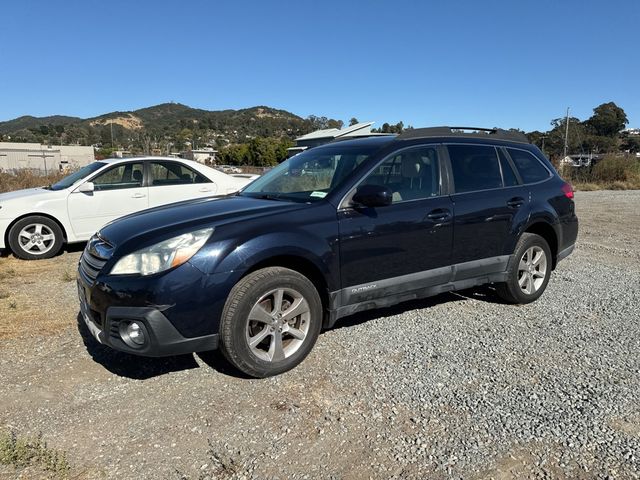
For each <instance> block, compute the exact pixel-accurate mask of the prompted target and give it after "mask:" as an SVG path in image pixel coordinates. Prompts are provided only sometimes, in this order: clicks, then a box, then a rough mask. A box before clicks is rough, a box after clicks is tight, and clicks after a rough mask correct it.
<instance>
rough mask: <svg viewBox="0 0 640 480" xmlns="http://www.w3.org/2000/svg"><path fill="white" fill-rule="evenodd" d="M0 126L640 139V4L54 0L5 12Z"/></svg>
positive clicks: (15, 4) (9, 6) (12, 5)
mask: <svg viewBox="0 0 640 480" xmlns="http://www.w3.org/2000/svg"><path fill="white" fill-rule="evenodd" d="M0 17H1V18H2V28H1V29H0V120H8V119H10V118H14V117H17V116H20V115H27V114H28V115H36V116H43V115H51V114H64V115H74V116H81V117H89V116H95V115H99V114H101V113H105V112H109V111H113V110H133V109H136V108H141V107H146V106H150V105H155V104H158V103H163V102H169V101H174V102H180V103H184V104H187V105H190V106H193V107H199V108H205V109H210V110H218V109H225V108H244V107H250V106H254V105H269V106H272V107H276V108H283V109H286V110H289V111H291V112H293V113H296V114H298V115H301V116H307V115H311V114H314V115H319V116H322V115H324V116H328V117H333V118H338V119H342V120H345V121H348V120H349V118H351V117H352V116H355V117H357V118H358V119H360V120H375V121H377V122H378V125H380V124H381V123H382V122H385V121H386V122H390V123H395V122H397V121H400V120H403V121H404V122H405V124H411V125H413V126H429V125H443V124H445V125H446V124H448V125H454V124H455V125H473V126H500V127H506V128H510V127H517V128H522V129H524V130H533V129H545V130H546V129H548V127H549V122H550V120H551V119H552V118H556V117H560V116H562V115H563V114H564V112H565V109H566V107H567V106H570V107H571V109H572V110H571V111H572V115H574V116H577V117H579V118H581V119H585V118H588V117H589V116H590V115H591V113H592V109H593V108H594V107H595V106H597V105H599V104H601V103H604V102H609V101H614V102H616V103H617V104H618V105H619V106H621V107H622V108H624V109H625V111H626V112H627V116H628V118H629V121H630V126H632V127H640V87H639V86H638V85H640V54H639V52H638V45H640V39H639V37H638V34H637V31H638V28H640V2H639V1H637V0H627V1H617V0H608V1H606V2H605V1H595V0H583V1H574V0H564V1H559V0H555V1H549V0H537V1H535V2H533V1H529V2H527V1H515V0H511V1H492V0H487V1H483V2H479V1H456V2H453V1H418V0H416V1H412V2H411V1H403V0H396V1H394V2H389V1H382V0H368V1H352V2H348V1H333V0H326V1H324V2H317V1H315V2H314V1H311V0H297V1H280V2H278V1H243V0H235V1H204V0H202V1H191V0H183V1H180V2H178V1H166V0H155V1H146V0H144V1H142V0H136V1H134V0H128V1H122V0H115V1H109V2H104V1H95V0H83V1H76V0H68V1H62V0H57V1H54V0H48V1H44V0H42V1H32V0H21V1H8V0H7V1H4V2H3V3H2V4H0Z"/></svg>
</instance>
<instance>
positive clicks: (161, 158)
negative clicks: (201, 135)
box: [98, 157, 202, 165]
mask: <svg viewBox="0 0 640 480" xmlns="http://www.w3.org/2000/svg"><path fill="white" fill-rule="evenodd" d="M130 160H171V161H174V162H175V161H178V162H185V163H196V164H198V165H202V163H198V162H194V161H193V160H187V159H186V158H176V157H125V158H105V159H104V160H98V161H99V162H104V163H118V162H126V161H130Z"/></svg>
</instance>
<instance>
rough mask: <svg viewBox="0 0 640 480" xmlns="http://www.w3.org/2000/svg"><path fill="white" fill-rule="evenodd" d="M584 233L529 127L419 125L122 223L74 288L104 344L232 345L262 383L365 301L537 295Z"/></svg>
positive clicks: (330, 147) (140, 350)
mask: <svg viewBox="0 0 640 480" xmlns="http://www.w3.org/2000/svg"><path fill="white" fill-rule="evenodd" d="M577 232H578V221H577V218H576V215H575V209H574V202H573V191H572V189H571V186H570V185H568V184H567V183H565V182H564V181H563V180H562V179H561V178H560V177H559V176H558V174H557V173H556V171H555V170H554V168H553V166H552V165H551V164H550V163H549V161H548V160H547V159H546V158H545V157H544V155H543V154H542V153H541V152H540V151H539V150H538V148H536V147H535V146H533V145H531V144H529V143H528V142H527V140H526V137H524V136H523V135H520V134H517V133H513V132H508V131H504V130H495V129H494V130H487V131H481V130H479V129H476V131H474V132H471V133H468V132H464V131H463V130H462V129H452V128H448V127H438V128H427V129H415V130H410V131H407V132H406V133H403V134H401V135H399V136H372V137H367V138H360V139H355V140H347V141H338V142H333V143H329V144H326V145H323V146H319V147H316V148H313V149H310V150H307V151H305V152H303V153H300V154H298V155H296V156H295V157H293V158H291V159H289V160H287V161H286V162H284V163H282V164H280V165H279V166H277V167H276V168H274V169H273V170H271V171H270V172H268V173H266V174H265V175H263V176H262V177H260V178H259V179H257V180H256V181H254V182H253V183H252V184H250V185H249V186H247V187H246V188H245V189H244V190H243V191H241V192H240V193H238V194H236V195H233V196H229V197H225V198H210V199H199V200H193V201H187V202H182V203H177V204H173V205H169V206H165V207H160V208H155V209H151V210H146V211H144V212H141V213H137V214H134V215H130V216H128V217H124V218H122V219H119V220H116V221H114V222H112V223H111V224H109V225H107V226H105V227H104V228H103V229H102V230H101V231H100V232H98V233H97V234H96V235H95V236H94V237H93V238H92V239H91V240H90V242H89V243H88V245H87V247H86V249H85V251H84V253H83V254H82V257H81V259H80V264H79V275H78V291H79V295H80V303H81V311H82V315H83V317H84V320H85V322H86V324H87V326H88V327H89V330H90V331H91V332H92V334H93V335H94V336H95V338H96V339H97V340H98V341H99V342H101V343H103V344H105V345H108V346H110V347H112V348H114V349H117V350H121V351H124V352H129V353H134V354H139V355H148V356H162V355H173V354H179V353H186V352H196V351H204V350H211V349H215V348H221V349H222V351H223V352H224V354H225V356H226V357H227V358H228V359H229V360H230V361H231V362H232V363H233V364H234V365H235V366H236V367H237V368H239V369H240V370H242V371H243V372H245V373H247V374H249V375H251V376H255V377H265V376H269V375H275V374H279V373H281V372H284V371H286V370H289V369H291V368H293V367H294V366H296V365H297V364H299V363H300V362H301V361H302V360H303V359H304V358H305V357H306V355H307V354H308V353H309V351H310V350H311V348H312V347H313V345H314V343H315V341H316V339H317V338H318V334H319V332H320V330H321V329H323V328H328V327H331V326H332V325H333V324H334V323H335V322H336V320H338V319H339V318H341V317H344V316H346V315H350V314H353V313H355V312H359V311H362V310H367V309H371V308H378V307H383V306H388V305H392V304H395V303H398V302H403V301H406V300H410V299H415V298H422V297H427V296H430V295H436V294H439V293H442V292H448V291H451V290H458V289H465V288H469V287H473V286H475V285H480V284H492V285H494V286H495V290H496V292H497V294H498V295H499V296H500V297H502V298H503V299H504V300H506V301H508V302H513V303H528V302H532V301H534V300H536V299H537V298H538V297H539V296H540V295H542V292H543V291H544V290H545V288H546V286H547V282H548V281H549V276H550V275H551V271H552V270H553V269H554V268H555V267H556V265H557V264H558V262H559V261H560V260H562V259H563V258H565V257H566V256H567V255H569V254H570V253H571V251H572V250H573V248H574V244H575V241H576V237H577Z"/></svg>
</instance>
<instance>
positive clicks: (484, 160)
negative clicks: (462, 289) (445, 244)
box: [447, 144, 529, 280]
mask: <svg viewBox="0 0 640 480" xmlns="http://www.w3.org/2000/svg"><path fill="white" fill-rule="evenodd" d="M447 152H448V157H449V162H450V165H451V172H452V181H453V190H454V193H453V194H452V195H451V198H452V200H453V203H454V215H455V223H454V227H453V230H454V231H453V255H452V263H453V264H463V263H465V262H472V263H470V264H467V265H463V266H459V267H458V268H457V273H456V277H455V278H456V279H457V280H460V279H463V278H466V277H472V276H476V275H478V274H481V273H491V271H502V270H504V268H506V262H507V260H508V255H509V254H511V253H513V252H510V251H508V250H509V245H512V244H513V243H512V242H511V241H510V240H511V239H512V236H513V235H516V234H517V229H518V226H519V225H520V224H521V223H524V222H525V221H526V218H527V216H528V211H529V208H528V207H529V192H528V190H527V189H526V187H524V186H522V185H521V184H520V182H519V180H518V178H517V176H516V174H515V173H514V171H513V168H512V166H511V163H510V162H509V160H508V158H507V157H506V155H505V153H504V151H503V150H502V148H501V147H495V146H490V145H472V144H457V145H447ZM483 259H484V260H487V261H483V262H475V261H479V260H483Z"/></svg>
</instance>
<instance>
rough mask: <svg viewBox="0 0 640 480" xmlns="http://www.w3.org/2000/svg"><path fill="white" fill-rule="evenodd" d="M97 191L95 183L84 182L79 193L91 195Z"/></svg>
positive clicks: (79, 188)
mask: <svg viewBox="0 0 640 480" xmlns="http://www.w3.org/2000/svg"><path fill="white" fill-rule="evenodd" d="M95 189H96V187H95V185H94V184H93V182H84V183H83V184H81V185H80V186H79V187H78V190H77V191H78V192H82V193H91V192H93V191H94V190H95Z"/></svg>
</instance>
